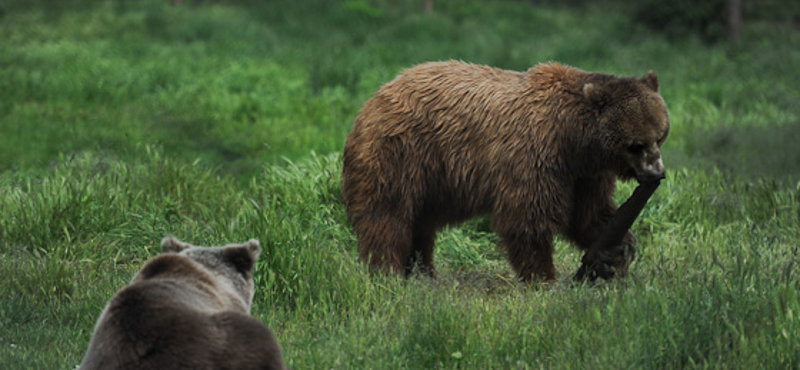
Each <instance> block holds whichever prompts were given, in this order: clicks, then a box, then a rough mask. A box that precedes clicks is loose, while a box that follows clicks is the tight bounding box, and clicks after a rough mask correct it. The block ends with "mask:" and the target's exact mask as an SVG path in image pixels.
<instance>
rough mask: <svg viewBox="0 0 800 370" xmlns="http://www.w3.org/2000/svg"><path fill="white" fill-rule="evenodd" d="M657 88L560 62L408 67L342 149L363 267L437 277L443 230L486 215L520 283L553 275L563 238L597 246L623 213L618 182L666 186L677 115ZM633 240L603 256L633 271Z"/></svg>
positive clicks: (372, 103)
mask: <svg viewBox="0 0 800 370" xmlns="http://www.w3.org/2000/svg"><path fill="white" fill-rule="evenodd" d="M658 90H659V86H658V78H657V76H656V74H655V72H652V71H651V72H649V73H647V74H646V75H645V76H644V77H642V78H635V77H616V76H612V75H608V74H600V73H591V72H586V71H582V70H579V69H575V68H571V67H568V66H565V65H561V64H557V63H548V64H540V65H537V66H535V67H533V68H531V69H529V70H528V71H526V72H515V71H507V70H502V69H496V68H492V67H488V66H481V65H474V64H469V63H464V62H459V61H448V62H431V63H424V64H421V65H418V66H416V67H413V68H411V69H408V70H406V71H405V72H403V73H402V74H400V76H399V77H397V78H396V79H394V80H393V81H391V82H388V83H387V84H385V85H384V86H383V87H381V88H380V90H379V91H378V92H377V93H376V94H375V95H374V96H373V97H372V98H371V99H369V100H368V101H367V102H366V103H365V104H364V107H363V109H362V110H361V112H360V113H359V114H358V116H357V117H356V120H355V124H354V126H353V129H352V132H351V133H350V135H349V136H348V138H347V143H346V145H345V149H344V156H343V160H344V164H343V165H344V167H343V173H342V188H343V198H344V202H345V205H346V207H347V213H348V216H349V218H350V220H351V222H352V224H353V227H354V230H355V233H356V235H357V237H358V243H359V255H360V258H361V259H362V260H363V261H365V262H366V263H367V264H368V265H369V266H370V268H371V269H373V270H375V269H382V270H384V271H394V272H396V273H401V274H406V275H408V274H409V272H411V271H412V269H413V268H414V266H415V265H419V267H420V269H421V270H423V271H425V272H427V273H428V274H431V275H433V271H434V268H433V246H434V240H435V238H436V232H437V230H439V229H441V228H442V227H444V226H445V225H450V224H454V223H458V222H460V221H464V220H467V219H469V218H472V217H476V216H481V215H489V216H491V219H492V225H493V228H494V230H495V232H497V233H498V235H499V236H500V237H501V239H502V244H503V247H504V249H505V252H506V256H507V258H508V260H509V262H510V263H511V265H512V266H513V268H514V269H515V271H516V273H517V276H518V277H519V278H520V279H521V280H522V281H526V282H527V281H532V280H535V279H540V280H553V279H555V276H556V275H555V268H554V266H553V238H554V236H555V235H556V234H557V233H559V234H562V235H564V236H566V237H567V238H568V239H569V240H571V241H572V242H573V243H574V244H575V245H576V246H577V247H578V248H580V249H582V250H587V249H589V248H590V246H591V245H592V242H593V241H594V240H595V239H596V238H597V237H598V235H599V234H601V233H602V231H603V229H604V228H605V227H606V224H607V223H608V221H609V219H610V218H611V217H612V216H613V214H614V212H615V211H616V209H617V205H616V204H615V203H614V201H613V199H612V197H613V194H614V191H615V186H616V184H615V182H616V180H617V179H622V180H629V179H634V178H635V179H637V180H638V181H639V182H649V181H655V180H658V179H660V178H662V177H663V176H664V173H665V169H664V164H663V162H662V159H661V151H660V148H661V145H662V144H663V143H664V141H665V140H666V138H667V134H668V132H669V114H668V113H667V108H666V105H665V103H664V100H663V99H662V98H661V96H660V95H659V93H658ZM634 240H635V239H634V237H633V235H632V234H631V233H630V232H627V235H626V237H625V238H624V242H623V245H620V246H614V247H610V248H609V250H608V251H604V252H605V253H598V254H597V255H601V256H605V257H604V258H607V259H608V261H605V262H609V263H612V264H614V265H615V266H613V267H616V268H619V269H620V270H623V269H625V268H626V267H627V264H628V263H629V262H630V259H631V257H632V255H633V249H632V244H633V243H634ZM620 255H624V256H625V258H619V257H620ZM620 261H622V262H620ZM601 262H603V261H601Z"/></svg>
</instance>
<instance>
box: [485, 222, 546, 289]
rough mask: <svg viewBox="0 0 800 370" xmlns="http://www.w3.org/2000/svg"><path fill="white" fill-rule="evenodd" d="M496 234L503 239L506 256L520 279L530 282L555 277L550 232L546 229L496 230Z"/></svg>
mask: <svg viewBox="0 0 800 370" xmlns="http://www.w3.org/2000/svg"><path fill="white" fill-rule="evenodd" d="M498 234H499V235H500V237H501V238H502V239H503V246H504V248H505V251H506V258H508V262H509V263H510V264H511V267H513V268H514V271H515V272H516V273H517V277H518V278H519V279H520V280H521V281H523V282H525V283H531V282H534V281H553V280H555V279H556V268H555V265H554V264H553V236H552V234H550V233H548V232H546V231H542V232H539V233H530V232H519V231H516V232H511V231H506V232H503V231H498Z"/></svg>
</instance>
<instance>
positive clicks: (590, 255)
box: [574, 178, 663, 281]
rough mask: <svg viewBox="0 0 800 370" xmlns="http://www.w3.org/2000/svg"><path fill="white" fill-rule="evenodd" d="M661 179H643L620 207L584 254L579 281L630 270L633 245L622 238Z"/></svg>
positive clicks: (607, 277) (579, 270)
mask: <svg viewBox="0 0 800 370" xmlns="http://www.w3.org/2000/svg"><path fill="white" fill-rule="evenodd" d="M662 179H663V178H657V179H655V180H653V181H649V182H643V183H640V184H639V186H638V187H636V190H634V191H633V194H631V196H630V198H628V200H627V201H625V204H623V205H622V206H620V207H619V209H618V210H617V212H616V213H615V214H614V216H613V217H612V218H611V221H610V222H609V223H608V226H607V227H606V230H605V232H603V234H601V235H600V237H599V238H597V240H596V241H595V242H594V244H593V245H592V247H591V248H590V249H589V251H587V252H586V254H585V255H583V259H582V260H581V262H582V264H581V267H580V268H578V272H576V273H575V277H574V279H575V280H576V281H585V280H588V281H595V280H597V278H598V277H599V278H603V279H611V278H613V277H614V275H615V274H619V275H621V276H624V275H625V274H626V273H627V271H628V265H630V263H631V262H632V261H633V259H634V254H635V250H634V249H633V247H632V246H627V245H623V244H622V240H623V238H624V237H625V234H627V232H628V230H629V229H630V228H631V225H633V221H635V220H636V218H637V217H639V214H640V213H641V212H642V209H644V205H645V204H647V201H648V200H649V199H650V197H651V196H653V193H654V192H655V191H656V188H658V186H659V185H661V180H662Z"/></svg>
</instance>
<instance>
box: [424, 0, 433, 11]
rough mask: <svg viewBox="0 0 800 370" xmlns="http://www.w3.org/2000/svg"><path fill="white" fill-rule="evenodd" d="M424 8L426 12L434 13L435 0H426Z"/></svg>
mask: <svg viewBox="0 0 800 370" xmlns="http://www.w3.org/2000/svg"><path fill="white" fill-rule="evenodd" d="M423 10H424V11H425V14H433V0H425V4H424V5H423Z"/></svg>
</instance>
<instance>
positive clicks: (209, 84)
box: [0, 0, 800, 369]
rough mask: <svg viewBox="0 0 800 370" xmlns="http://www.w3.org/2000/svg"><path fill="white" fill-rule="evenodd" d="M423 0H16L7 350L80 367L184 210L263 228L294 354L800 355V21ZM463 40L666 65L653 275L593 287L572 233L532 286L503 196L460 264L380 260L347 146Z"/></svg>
mask: <svg viewBox="0 0 800 370" xmlns="http://www.w3.org/2000/svg"><path fill="white" fill-rule="evenodd" d="M187 3H191V2H188V1H187ZM418 3H419V2H418V1H318V2H313V4H312V5H313V6H311V7H309V6H307V4H306V2H295V1H288V0H286V1H284V0H276V1H270V2H264V3H258V2H244V1H242V2H201V3H199V4H194V5H191V4H187V5H186V6H180V7H176V6H173V5H172V3H171V2H167V1H144V2H124V1H123V2H111V1H89V2H80V1H63V2H58V3H57V4H55V5H54V4H52V3H49V2H47V3H45V2H36V1H34V2H28V1H16V0H9V1H8V2H4V3H0V210H1V211H0V292H2V294H3V297H2V299H0V368H8V369H39V368H52V369H72V368H74V367H75V365H77V364H78V363H79V362H80V359H81V357H82V355H83V353H84V351H85V349H86V346H87V344H88V341H89V339H90V337H91V331H92V328H93V325H94V322H95V320H96V319H97V317H98V315H99V314H100V312H101V310H102V308H103V306H104V305H105V303H106V301H107V300H108V299H109V298H110V297H111V296H112V295H113V294H114V292H116V291H117V290H118V289H120V288H121V287H122V286H124V284H126V282H127V281H129V279H130V278H131V276H132V275H133V274H134V273H135V272H136V271H137V270H138V269H139V268H140V267H141V265H142V263H143V262H144V261H146V260H147V259H149V258H151V257H153V256H155V255H156V254H157V253H158V252H159V247H158V241H159V240H160V239H161V238H162V237H163V236H164V235H167V234H171V235H175V236H177V237H179V238H182V239H184V240H187V241H189V242H192V243H194V244H200V245H219V244H224V243H228V242H235V241H243V240H247V239H249V238H259V239H260V240H261V242H262V246H263V248H264V253H263V254H262V257H261V259H260V261H259V263H258V266H257V272H256V276H255V281H256V286H257V294H256V298H255V303H254V307H253V314H254V315H255V316H256V317H257V318H259V319H260V320H262V321H263V322H264V323H266V324H268V325H269V326H270V327H271V328H272V329H273V330H274V331H275V333H276V335H277V337H278V339H279V341H280V343H281V345H282V346H283V349H284V352H285V357H286V359H287V361H288V363H289V364H290V366H292V367H293V368H296V369H318V368H334V369H353V368H355V369H378V368H388V369H401V368H405V369H427V368H436V369H472V368H503V369H505V368H508V369H539V368H548V369H549V368H557V369H560V368H564V369H574V368H670V369H672V368H786V369H796V368H800V355H798V354H800V318H798V315H799V314H800V298H799V297H798V288H800V286H799V285H800V284H799V283H800V278H799V277H798V273H800V269H798V248H800V199H798V197H800V185H799V184H798V181H799V180H800V176H799V175H798V174H800V152H798V149H797V148H798V146H797V145H795V143H796V141H797V140H796V139H797V136H798V131H800V129H799V127H800V126H798V116H800V108H798V106H797V104H796V101H798V98H800V96H799V95H800V92H798V89H797V88H796V86H799V85H800V73H798V72H797V71H796V65H798V64H800V54H798V53H797V51H796V50H797V49H798V46H799V45H800V34H798V31H797V30H796V29H795V28H793V26H792V25H791V24H788V23H781V22H758V21H754V22H751V23H747V24H746V26H747V27H746V29H745V33H744V35H743V40H742V41H741V42H740V43H739V44H736V45H732V44H725V43H719V44H714V45H708V44H705V43H703V42H702V41H700V40H696V39H692V38H688V39H681V40H667V39H664V38H662V37H661V36H658V35H654V34H651V33H649V32H648V31H645V30H642V29H640V28H639V26H638V25H637V24H636V23H635V22H634V21H633V20H631V19H629V18H627V17H626V16H625V14H626V13H625V12H623V11H621V9H619V8H618V6H619V5H618V4H616V3H614V2H610V3H609V4H607V5H605V6H589V7H585V8H569V7H548V6H539V7H531V6H530V4H529V3H528V2H515V1H495V2H479V1H465V2H446V1H437V2H436V12H435V13H434V14H433V15H430V16H425V15H422V14H421V12H420V4H418ZM439 59H463V60H467V61H471V62H476V63H486V64H491V65H494V66H498V67H502V68H512V69H517V70H524V69H526V68H528V67H530V66H531V65H533V64H535V63H537V62H541V61H547V60H551V59H552V60H559V61H562V62H565V63H569V64H572V65H574V66H576V67H580V68H583V69H587V70H596V71H603V72H610V73H618V74H626V75H628V74H639V75H641V74H643V73H644V72H646V71H647V70H649V69H654V70H656V71H657V72H658V73H659V80H660V82H661V86H662V93H663V95H664V97H665V99H666V101H667V104H668V106H669V108H670V114H671V117H672V125H673V126H672V131H671V134H670V138H669V140H668V141H667V143H666V145H665V147H664V151H665V153H664V155H665V160H666V162H667V166H668V169H669V170H668V179H667V181H666V182H665V183H664V184H663V185H662V186H661V187H660V188H659V190H658V191H657V192H656V194H655V196H654V197H653V199H652V200H651V201H650V203H649V204H648V206H647V207H646V208H645V210H644V212H643V214H642V216H641V217H640V218H639V219H638V220H637V222H636V224H635V225H634V230H633V231H634V232H635V233H636V234H637V236H638V239H639V243H640V244H639V253H637V258H638V259H637V261H636V262H635V263H634V265H633V267H632V270H631V275H630V276H629V277H628V278H627V279H625V280H624V281H615V282H600V283H598V284H596V285H577V286H575V285H573V284H572V283H571V282H570V275H571V274H572V273H574V272H575V270H576V268H577V266H578V265H579V261H580V257H581V256H580V254H579V253H578V252H577V251H575V250H574V249H572V248H571V247H569V246H568V244H567V243H565V242H564V241H562V240H558V241H557V246H556V247H557V255H556V267H557V270H558V272H559V281H558V282H557V283H552V284H540V285H533V286H523V285H521V284H519V283H518V282H516V281H515V280H514V278H513V273H512V271H511V269H510V267H509V266H508V264H507V263H506V262H505V260H504V257H503V254H502V252H501V251H500V250H499V249H498V248H496V244H497V241H498V240H497V237H496V236H495V235H494V234H493V233H492V232H491V229H490V227H489V224H490V223H489V222H488V221H487V220H474V221H471V222H468V223H466V224H465V225H463V226H462V227H457V228H450V229H447V230H445V231H444V232H443V233H441V235H440V237H439V239H438V241H437V249H436V257H435V258H436V266H437V268H438V271H439V276H438V278H437V279H428V278H424V277H417V278H412V279H409V280H404V279H399V278H396V277H392V276H375V275H370V274H369V273H368V272H367V271H366V268H365V267H364V266H363V264H362V263H360V262H359V261H358V259H357V253H356V239H355V236H354V235H353V233H352V230H351V228H350V225H349V224H348V221H347V218H346V215H345V210H344V208H343V205H342V203H341V188H340V185H339V183H340V178H341V159H340V155H339V153H340V152H341V149H342V146H343V144H344V140H345V138H346V135H347V133H348V132H349V129H350V127H351V125H352V120H353V118H354V117H355V115H356V114H357V112H358V110H359V109H360V106H361V104H363V102H364V101H365V100H366V99H368V98H369V96H370V95H371V94H372V93H374V91H375V90H376V89H377V88H378V86H380V84H382V83H384V82H386V81H389V80H391V79H392V78H393V77H394V76H395V75H396V74H397V73H398V72H399V71H400V70H401V69H402V68H406V67H409V66H411V65H413V64H415V63H418V62H422V61H427V60H439ZM634 187H635V184H620V188H619V191H618V193H617V194H616V197H617V199H618V200H619V201H622V200H624V199H625V198H626V197H627V196H628V195H629V194H630V193H631V192H632V191H633V188H634Z"/></svg>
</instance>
